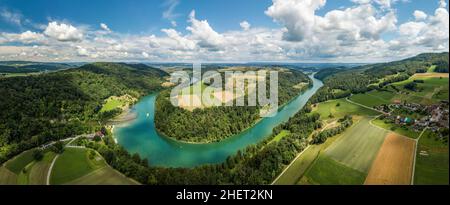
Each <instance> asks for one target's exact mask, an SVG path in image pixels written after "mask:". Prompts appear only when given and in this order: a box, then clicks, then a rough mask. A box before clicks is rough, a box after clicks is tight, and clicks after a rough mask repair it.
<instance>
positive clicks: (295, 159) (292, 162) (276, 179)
mask: <svg viewBox="0 0 450 205" xmlns="http://www.w3.org/2000/svg"><path fill="white" fill-rule="evenodd" d="M332 124H333V123H328V124H327V125H326V126H325V127H324V128H322V129H321V130H320V131H319V132H322V131H324V130H325V129H327V128H328V127H329V126H330V125H332ZM313 133H314V132H313ZM313 133H311V135H312V134H313ZM308 138H309V137H308ZM310 147H311V145H310V144H309V141H308V146H307V147H306V148H305V149H304V150H303V151H301V152H300V153H299V154H298V155H297V156H296V157H295V158H294V159H293V160H292V161H291V163H289V165H288V166H287V167H286V168H284V169H283V171H282V172H281V174H279V175H278V176H277V178H275V180H273V182H272V183H271V184H270V185H274V184H275V182H277V181H278V179H280V177H281V176H283V174H284V173H285V172H286V171H287V170H288V169H289V168H290V167H291V166H292V165H293V164H294V162H295V161H297V159H298V158H299V157H300V156H302V154H303V153H305V152H306V150H308V149H309V148H310Z"/></svg>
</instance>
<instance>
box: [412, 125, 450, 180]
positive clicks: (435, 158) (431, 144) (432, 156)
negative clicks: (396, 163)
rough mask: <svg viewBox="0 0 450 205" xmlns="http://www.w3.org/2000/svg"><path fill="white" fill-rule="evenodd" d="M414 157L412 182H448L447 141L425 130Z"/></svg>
mask: <svg viewBox="0 0 450 205" xmlns="http://www.w3.org/2000/svg"><path fill="white" fill-rule="evenodd" d="M416 157H417V158H416V170H415V175H414V184H419V185H439V184H446V185H448V184H449V178H448V176H449V159H448V157H449V155H448V143H444V142H443V141H442V140H436V137H435V136H434V134H433V133H431V132H425V134H424V135H423V136H422V137H421V138H420V140H419V144H418V147H417V155H416Z"/></svg>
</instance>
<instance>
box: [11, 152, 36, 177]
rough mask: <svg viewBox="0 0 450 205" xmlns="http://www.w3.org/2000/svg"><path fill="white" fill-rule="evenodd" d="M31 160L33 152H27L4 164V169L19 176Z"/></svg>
mask: <svg viewBox="0 0 450 205" xmlns="http://www.w3.org/2000/svg"><path fill="white" fill-rule="evenodd" d="M33 160H34V159H33V150H28V151H25V152H23V153H21V154H19V155H18V156H16V157H14V158H13V159H11V160H9V161H8V162H6V163H5V167H6V168H7V169H9V170H10V171H12V172H13V173H15V174H20V172H21V171H22V170H23V169H24V168H25V167H26V166H27V165H28V164H30V163H31V162H33Z"/></svg>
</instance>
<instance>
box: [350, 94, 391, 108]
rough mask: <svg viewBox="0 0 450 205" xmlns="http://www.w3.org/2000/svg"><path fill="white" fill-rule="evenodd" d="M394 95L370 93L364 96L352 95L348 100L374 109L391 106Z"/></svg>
mask: <svg viewBox="0 0 450 205" xmlns="http://www.w3.org/2000/svg"><path fill="white" fill-rule="evenodd" d="M394 96H395V93H393V92H387V91H372V92H368V93H366V94H357V95H353V96H352V97H351V98H350V100H352V101H354V102H356V103H359V104H362V105H365V106H368V107H374V106H379V105H383V104H392V103H393V101H392V98H394Z"/></svg>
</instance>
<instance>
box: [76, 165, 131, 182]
mask: <svg viewBox="0 0 450 205" xmlns="http://www.w3.org/2000/svg"><path fill="white" fill-rule="evenodd" d="M68 184H71V185H138V184H139V183H138V182H136V181H134V180H131V179H129V178H127V177H125V176H124V175H122V174H121V173H119V172H117V171H116V170H114V169H113V168H111V167H109V166H105V167H103V168H100V169H97V170H95V171H93V172H91V173H89V174H87V175H84V176H82V177H80V178H78V179H75V180H73V181H71V182H69V183H68Z"/></svg>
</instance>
